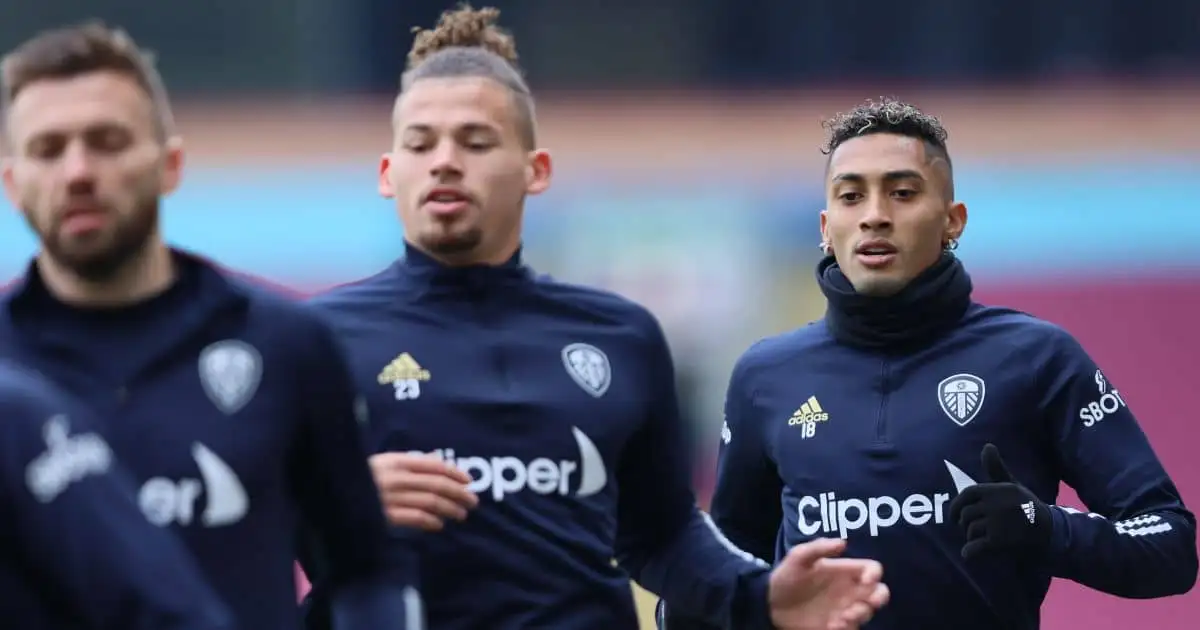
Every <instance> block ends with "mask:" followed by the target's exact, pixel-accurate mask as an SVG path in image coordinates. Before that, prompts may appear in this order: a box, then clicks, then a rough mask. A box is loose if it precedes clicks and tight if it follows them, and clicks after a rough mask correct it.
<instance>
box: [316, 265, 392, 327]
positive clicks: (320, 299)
mask: <svg viewBox="0 0 1200 630" xmlns="http://www.w3.org/2000/svg"><path fill="white" fill-rule="evenodd" d="M396 276H397V274H396V273H395V269H394V265H393V266H389V267H387V268H385V269H382V270H380V271H378V272H376V273H374V274H371V275H369V276H367V277H365V278H360V279H358V280H352V281H350V282H345V283H342V284H339V285H336V286H333V287H330V288H328V289H326V290H324V291H322V292H320V293H318V294H316V295H313V296H312V297H309V298H308V299H307V300H306V301H305V302H306V303H307V304H308V306H309V307H311V308H313V309H315V310H317V311H319V312H321V313H322V314H325V315H327V316H334V317H341V316H349V315H355V314H362V313H364V312H370V311H371V309H372V308H373V307H376V306H386V305H388V304H392V303H394V302H395V301H396V292H397V288H398V287H397V286H396V285H397V277H396Z"/></svg>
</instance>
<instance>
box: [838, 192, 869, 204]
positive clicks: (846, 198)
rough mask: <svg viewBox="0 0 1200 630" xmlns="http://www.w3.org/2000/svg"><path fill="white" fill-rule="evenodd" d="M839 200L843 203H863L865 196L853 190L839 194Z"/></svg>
mask: <svg viewBox="0 0 1200 630" xmlns="http://www.w3.org/2000/svg"><path fill="white" fill-rule="evenodd" d="M837 198H838V199H839V200H841V201H842V202H843V203H854V202H856V201H861V200H862V198H863V194H862V193H860V192H857V191H853V190H851V191H847V192H844V193H841V194H839V195H838V196H837Z"/></svg>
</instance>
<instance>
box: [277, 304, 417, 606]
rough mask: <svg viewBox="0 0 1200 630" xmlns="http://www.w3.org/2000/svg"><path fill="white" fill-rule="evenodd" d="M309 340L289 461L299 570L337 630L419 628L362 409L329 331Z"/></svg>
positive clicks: (408, 561) (411, 561)
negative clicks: (370, 461)
mask: <svg viewBox="0 0 1200 630" xmlns="http://www.w3.org/2000/svg"><path fill="white" fill-rule="evenodd" d="M307 338H308V340H309V342H310V343H309V352H310V354H308V355H307V356H305V357H304V362H305V363H304V365H303V366H302V370H301V376H300V382H298V383H297V384H296V386H297V387H298V388H300V391H302V392H303V393H304V399H305V401H304V409H305V421H304V425H303V431H302V435H301V436H300V439H299V440H298V443H297V449H296V451H295V453H294V456H295V457H294V460H293V462H292V464H293V477H294V484H293V485H294V487H295V489H296V493H297V496H298V500H299V503H300V508H301V510H302V515H303V519H304V523H305V526H306V527H305V529H306V534H307V536H308V538H307V540H306V541H305V542H306V543H307V544H306V545H305V547H306V553H304V554H302V557H301V560H302V562H303V564H304V568H305V570H306V571H310V572H311V574H313V581H314V583H316V582H318V581H319V582H320V585H319V586H320V588H321V590H322V596H323V597H327V598H328V602H327V603H328V606H329V608H328V614H329V620H330V622H331V623H332V626H333V628H335V629H336V630H360V629H361V630H376V629H378V628H407V630H414V629H419V628H421V627H423V624H424V621H423V620H422V619H421V618H420V608H421V607H420V604H419V601H420V598H419V596H418V595H417V591H416V580H417V576H416V554H415V553H410V552H409V551H408V550H406V548H405V546H404V545H400V544H394V541H392V540H390V538H389V533H388V529H387V523H386V520H385V518H384V514H383V507H382V505H381V504H380V501H379V494H378V491H377V490H376V487H375V482H374V479H373V478H372V476H371V471H370V469H369V467H368V465H367V453H366V451H365V449H364V446H363V440H362V432H361V427H360V423H361V422H367V421H368V419H367V418H366V417H365V415H366V412H365V407H364V406H363V405H362V404H361V403H360V401H359V399H358V397H357V396H356V395H355V391H354V385H353V382H352V380H351V376H350V372H349V370H348V368H347V366H346V363H345V360H344V358H343V356H342V354H341V352H340V350H339V349H338V347H337V345H336V342H335V341H334V339H333V333H332V332H331V331H330V330H329V329H328V328H327V327H325V326H324V325H314V326H313V330H312V331H310V332H309V335H308V337H307ZM400 624H404V625H400ZM310 627H312V626H310Z"/></svg>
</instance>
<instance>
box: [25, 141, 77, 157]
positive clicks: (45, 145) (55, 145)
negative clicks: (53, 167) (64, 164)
mask: <svg viewBox="0 0 1200 630" xmlns="http://www.w3.org/2000/svg"><path fill="white" fill-rule="evenodd" d="M66 146H67V140H66V138H64V137H62V136H43V137H41V138H38V139H37V140H34V141H33V142H31V143H30V144H29V146H28V147H26V149H25V153H26V154H27V155H28V156H29V157H31V158H34V159H36V160H53V159H55V158H57V157H58V156H59V155H61V154H62V152H63V149H65V148H66Z"/></svg>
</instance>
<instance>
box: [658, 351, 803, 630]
mask: <svg viewBox="0 0 1200 630" xmlns="http://www.w3.org/2000/svg"><path fill="white" fill-rule="evenodd" d="M747 356H749V353H747V355H744V356H743V357H742V359H741V360H739V361H738V363H737V365H735V366H734V369H733V375H732V376H731V377H730V379H729V388H728V390H727V392H726V395H725V421H724V423H723V424H722V425H721V443H720V446H719V450H718V453H717V481H716V491H715V492H714V493H713V499H712V506H711V508H710V510H709V512H710V514H711V515H712V519H713V522H714V524H715V525H716V526H717V529H719V530H720V531H721V533H722V534H724V535H725V537H726V538H728V540H729V541H730V542H732V543H733V544H734V545H736V546H737V547H738V548H740V549H743V550H745V551H746V552H748V553H750V554H752V555H753V556H754V557H756V558H761V559H763V560H766V561H773V560H774V558H775V555H776V553H775V552H776V549H775V547H776V540H777V537H778V532H779V526H780V523H782V522H783V508H782V503H781V502H780V493H781V492H782V491H783V481H782V480H781V479H780V478H779V473H778V472H776V471H775V469H774V467H773V465H772V463H771V460H770V458H769V457H768V455H767V449H766V448H764V442H763V438H762V434H761V429H760V428H759V427H760V423H758V422H756V421H755V418H754V416H753V391H752V388H751V385H750V383H749V378H748V372H749V365H748V363H749V362H748V360H747ZM659 620H660V621H659V623H660V625H662V626H664V627H666V628H670V630H702V629H703V628H705V624H701V623H699V622H697V621H695V620H693V619H691V618H690V617H689V616H687V615H684V614H682V613H681V612H680V611H679V610H678V609H677V608H676V607H675V606H670V605H663V606H661V607H660V610H659ZM708 627H711V626H708Z"/></svg>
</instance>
